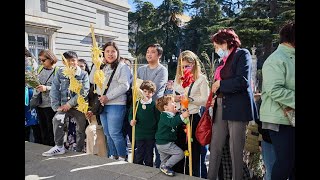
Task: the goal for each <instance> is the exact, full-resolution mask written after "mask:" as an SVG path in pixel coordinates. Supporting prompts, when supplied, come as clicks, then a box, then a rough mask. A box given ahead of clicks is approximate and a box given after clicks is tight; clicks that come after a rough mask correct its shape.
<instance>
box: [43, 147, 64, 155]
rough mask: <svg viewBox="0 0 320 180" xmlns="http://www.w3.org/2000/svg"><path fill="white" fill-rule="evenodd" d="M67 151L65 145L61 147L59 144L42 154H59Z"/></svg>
mask: <svg viewBox="0 0 320 180" xmlns="http://www.w3.org/2000/svg"><path fill="white" fill-rule="evenodd" d="M65 152H66V151H65V149H64V147H63V146H62V148H59V147H58V146H54V147H53V148H51V149H50V150H49V151H47V152H44V153H42V156H54V155H57V154H64V153H65Z"/></svg>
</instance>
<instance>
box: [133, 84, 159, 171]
mask: <svg viewBox="0 0 320 180" xmlns="http://www.w3.org/2000/svg"><path fill="white" fill-rule="evenodd" d="M140 89H141V90H142V91H143V96H144V97H143V99H141V100H140V102H139V105H138V109H137V114H136V119H135V120H132V107H131V108H130V112H129V121H130V125H131V126H136V134H135V139H136V142H135V153H134V160H133V163H135V164H142V165H143V164H145V165H146V166H150V167H152V166H153V147H154V144H155V137H154V136H155V134H156V130H157V124H158V121H159V114H160V112H159V111H158V110H157V109H156V105H155V102H154V101H152V96H153V94H154V92H155V91H156V85H155V84H154V83H153V82H152V81H149V80H146V81H143V82H142V84H141V86H140Z"/></svg>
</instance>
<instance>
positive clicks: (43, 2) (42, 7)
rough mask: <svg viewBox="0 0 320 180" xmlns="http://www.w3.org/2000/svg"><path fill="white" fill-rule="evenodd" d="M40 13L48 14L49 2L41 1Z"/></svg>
mask: <svg viewBox="0 0 320 180" xmlns="http://www.w3.org/2000/svg"><path fill="white" fill-rule="evenodd" d="M40 11H41V12H47V0H40Z"/></svg>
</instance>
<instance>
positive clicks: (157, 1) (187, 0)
mask: <svg viewBox="0 0 320 180" xmlns="http://www.w3.org/2000/svg"><path fill="white" fill-rule="evenodd" d="M143 1H146V0H143ZM192 1H193V0H182V2H185V3H188V4H190V3H191V2H192ZM128 2H129V5H130V7H131V9H130V11H132V12H135V11H136V9H135V6H134V4H133V0H128ZM148 2H151V3H152V4H153V5H154V7H156V8H157V7H158V6H160V4H161V3H162V2H163V0H149V1H148ZM185 13H186V12H185ZM186 14H188V13H186Z"/></svg>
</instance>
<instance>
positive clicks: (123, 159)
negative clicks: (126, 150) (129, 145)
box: [118, 157, 126, 161]
mask: <svg viewBox="0 0 320 180" xmlns="http://www.w3.org/2000/svg"><path fill="white" fill-rule="evenodd" d="M118 161H126V158H123V157H119V158H118Z"/></svg>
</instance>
